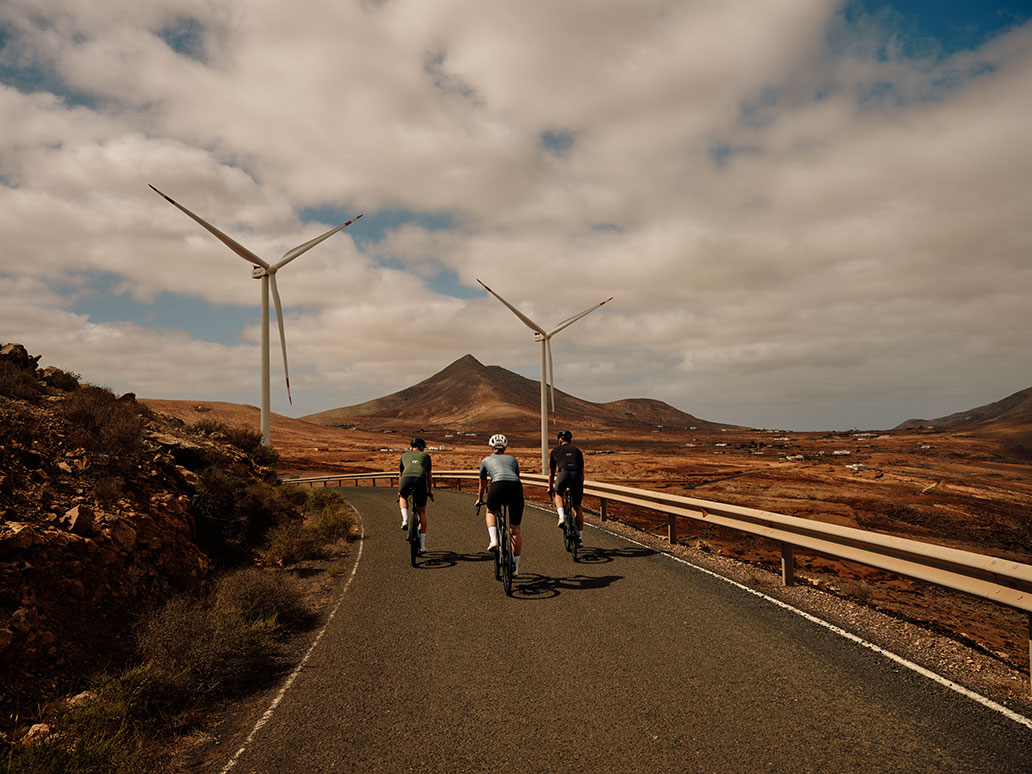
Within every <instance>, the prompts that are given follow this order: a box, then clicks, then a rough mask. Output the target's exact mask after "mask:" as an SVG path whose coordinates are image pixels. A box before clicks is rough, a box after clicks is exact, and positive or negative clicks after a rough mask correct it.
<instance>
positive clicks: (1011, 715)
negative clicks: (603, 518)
mask: <svg viewBox="0 0 1032 774" xmlns="http://www.w3.org/2000/svg"><path fill="white" fill-rule="evenodd" d="M542 510H544V509H542ZM584 523H585V525H586V526H589V527H591V528H593V529H597V530H598V531H599V532H604V533H605V534H607V535H610V536H612V537H615V538H619V539H621V540H625V541H627V542H628V543H633V544H634V545H636V546H641V547H642V548H647V549H649V550H650V551H655V552H656V553H657V554H659V555H661V556H665V557H667V558H669V559H673V560H674V561H675V562H680V563H681V564H684V565H687V566H689V567H691V568H692V569H693V570H698V571H699V572H703V573H706V574H707V575H711V576H713V577H714V578H717V579H718V580H722V581H724V582H725V583H730V584H731V585H732V586H737V587H738V588H740V589H741V590H742V591H747V592H748V593H750V594H752V595H753V596H757V597H759V598H760V599H764V600H766V601H767V602H770V603H772V604H774V605H777V606H778V607H781V608H784V609H785V610H788V611H789V612H792V613H795V614H796V615H798V616H801V617H803V618H805V619H806V620H807V621H810V622H811V623H815V624H817V625H818V626H823V627H824V628H825V629H827V630H828V631H831V632H834V633H835V634H837V635H839V636H840V637H845V638H846V639H847V640H851V641H852V642H855V643H856V644H858V645H861V646H863V647H865V648H867V649H869V650H873V651H874V652H875V653H878V654H880V655H882V656H884V657H885V658H887V659H889V660H891V661H895V662H896V663H897V664H899V665H900V666H904V667H906V668H907V669H910V670H912V671H914V672H917V674H919V675H921V676H922V677H927V678H928V679H929V680H934V681H935V682H937V683H939V684H940V685H943V686H945V687H946V688H949V689H950V690H951V691H955V692H956V693H959V694H960V695H961V696H965V697H967V698H969V699H971V700H972V701H975V702H978V703H979V704H981V705H982V706H983V707H986V708H987V709H991V710H993V711H995V712H999V713H1000V714H1001V715H1003V716H1004V717H1006V718H1007V719H1009V720H1013V721H1014V722H1015V723H1019V724H1020V725H1023V726H1026V727H1028V728H1032V720H1030V719H1029V718H1026V717H1025V716H1024V715H1019V714H1018V713H1017V712H1015V711H1014V710H1012V709H1009V708H1007V707H1004V706H1003V705H1002V704H999V703H997V702H995V701H993V700H992V699H989V698H987V697H985V696H982V694H980V693H975V692H974V691H972V690H970V689H968V688H965V687H964V686H963V685H960V684H959V683H955V682H953V681H952V680H950V679H949V678H946V677H943V676H942V675H940V674H936V673H935V672H932V671H931V670H930V669H925V668H924V667H923V666H921V665H920V664H915V663H914V662H913V661H909V660H907V659H905V658H903V657H902V656H900V655H898V654H896V653H893V652H892V651H890V650H885V648H882V647H879V646H878V645H875V644H874V643H873V642H868V641H867V640H865V639H863V638H862V637H858V636H857V635H855V634H853V633H852V632H847V631H846V630H845V629H842V628H840V627H838V626H836V625H835V624H833V623H829V622H828V621H825V620H823V619H821V618H818V617H817V616H815V615H811V614H810V613H807V612H806V611H805V610H800V609H799V608H797V607H793V606H792V605H789V604H787V603H785V602H782V601H781V600H780V599H775V598H774V597H771V596H768V595H767V594H764V593H763V592H762V591H757V590H756V589H751V588H749V587H748V586H745V585H743V584H741V583H739V582H738V581H734V580H731V579H730V578H728V577H726V576H724V575H721V574H720V573H718V572H714V571H713V570H707V569H706V568H705V567H700V566H699V565H697V564H692V563H691V562H689V561H688V560H687V559H682V558H681V557H679V556H674V555H673V554H669V553H667V552H666V551H661V550H659V549H656V548H653V547H652V546H649V545H646V544H645V543H640V542H638V541H637V540H634V539H632V538H629V537H627V536H626V535H620V534H618V533H616V532H610V531H609V530H608V529H605V528H604V527H600V526H598V525H596V524H589V523H588V522H584Z"/></svg>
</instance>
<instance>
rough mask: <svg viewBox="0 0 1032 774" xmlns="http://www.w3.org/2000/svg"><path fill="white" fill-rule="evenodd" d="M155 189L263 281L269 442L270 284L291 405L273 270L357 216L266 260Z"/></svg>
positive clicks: (265, 437)
mask: <svg viewBox="0 0 1032 774" xmlns="http://www.w3.org/2000/svg"><path fill="white" fill-rule="evenodd" d="M150 187H151V189H152V190H153V191H154V193H156V194H158V196H161V197H162V198H164V199H165V201H167V202H168V203H169V204H171V205H172V206H173V207H175V208H177V209H179V210H182V211H183V212H184V213H186V214H187V215H188V216H189V217H190V218H192V219H193V220H195V221H197V222H198V223H199V224H201V226H203V227H204V228H205V229H207V230H208V231H210V232H211V233H212V234H213V235H214V236H215V237H216V238H217V239H218V240H219V241H220V242H222V243H223V244H224V245H225V246H226V247H228V248H229V249H230V250H232V251H233V252H234V253H236V254H237V255H239V256H240V257H241V258H243V259H244V260H245V261H247V262H248V263H250V264H252V268H251V277H252V278H254V279H260V280H261V281H262V418H261V430H262V444H263V445H265V446H272V440H271V438H270V436H271V425H272V420H271V418H272V411H271V408H270V400H269V393H270V390H269V288H270V287H271V288H272V299H273V301H274V302H275V303H276V320H277V321H278V322H279V337H280V346H281V347H282V349H283V376H284V378H285V379H286V382H287V400H289V401H290V403H291V405H293V403H294V400H293V398H291V396H290V373H289V372H288V371H287V340H286V338H285V337H284V334H283V307H282V305H281V304H280V295H279V290H277V288H276V272H278V271H279V270H280V269H282V268H283V267H284V266H286V265H287V264H288V263H290V262H291V261H292V260H294V259H295V258H297V257H298V256H299V255H301V254H302V253H305V252H307V251H308V250H311V249H312V248H313V247H315V246H316V245H317V244H319V243H320V242H322V241H323V240H324V239H329V238H330V237H331V236H333V235H334V234H336V233H337V232H338V231H340V230H341V229H342V228H346V227H348V226H350V225H351V224H352V223H354V222H355V221H356V220H358V218H361V217H362V216H361V215H359V216H358V218H352V219H351V220H349V221H348V222H347V223H345V224H344V225H343V226H337V227H336V228H332V229H330V230H329V231H327V232H326V233H325V234H323V235H322V236H317V237H316V238H315V239H311V240H309V241H307V242H305V243H304V244H301V245H298V246H297V247H294V248H292V249H290V250H287V252H285V253H284V254H283V257H282V258H280V260H279V262H278V263H269V262H268V261H265V260H263V259H261V258H259V257H258V256H257V255H255V254H254V253H252V252H251V251H250V250H248V249H247V248H246V247H244V246H243V245H241V244H240V243H239V242H237V241H236V240H234V239H232V238H231V237H228V236H226V235H225V234H223V233H222V232H221V231H219V230H218V229H217V228H215V227H214V226H213V225H211V224H210V223H208V221H206V220H204V219H203V218H201V217H199V216H198V215H195V214H194V213H193V212H191V211H190V210H188V209H187V208H186V207H184V206H183V205H182V204H180V203H179V202H177V201H176V200H175V199H172V198H170V197H168V196H165V194H163V193H162V192H161V191H159V190H158V189H157V188H155V187H154V186H150Z"/></svg>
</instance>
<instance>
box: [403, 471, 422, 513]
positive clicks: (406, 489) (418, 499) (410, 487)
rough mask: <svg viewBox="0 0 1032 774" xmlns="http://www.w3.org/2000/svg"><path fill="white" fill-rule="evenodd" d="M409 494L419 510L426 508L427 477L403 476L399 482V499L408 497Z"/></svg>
mask: <svg viewBox="0 0 1032 774" xmlns="http://www.w3.org/2000/svg"><path fill="white" fill-rule="evenodd" d="M409 494H411V495H412V499H413V500H414V501H415V503H416V507H417V508H425V507H426V497H427V495H426V476H402V479H401V481H399V482H398V497H408V496H409Z"/></svg>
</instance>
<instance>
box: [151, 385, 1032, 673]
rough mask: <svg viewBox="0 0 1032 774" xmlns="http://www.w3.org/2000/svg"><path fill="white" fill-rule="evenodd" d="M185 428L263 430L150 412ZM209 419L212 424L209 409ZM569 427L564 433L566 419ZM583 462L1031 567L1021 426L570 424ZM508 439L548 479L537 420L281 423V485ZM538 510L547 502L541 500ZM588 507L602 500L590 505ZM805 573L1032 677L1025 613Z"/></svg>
mask: <svg viewBox="0 0 1032 774" xmlns="http://www.w3.org/2000/svg"><path fill="white" fill-rule="evenodd" d="M145 402H146V403H147V404H148V405H149V406H151V408H154V409H157V410H161V411H166V412H168V413H171V414H174V415H175V416H178V417H179V418H181V419H183V420H185V421H186V422H191V423H192V422H196V421H199V420H201V419H204V418H209V419H214V420H217V421H220V422H224V423H226V424H232V425H244V426H247V427H250V428H252V429H255V430H257V427H258V410H257V409H256V408H254V407H245V406H237V405H233V404H220V403H203V404H193V403H188V402H181V401H150V400H148V401H145ZM198 407H201V408H202V409H205V410H198ZM560 423H561V424H567V421H566V419H565V418H563V417H562V415H560ZM568 424H569V425H570V426H571V427H572V429H573V430H574V433H575V439H574V440H575V443H577V444H578V445H579V446H580V447H581V448H582V449H583V450H584V451H585V453H586V457H587V463H588V477H589V478H591V479H595V480H600V481H607V482H612V483H624V484H627V485H630V486H637V487H642V488H646V489H653V490H662V491H668V492H671V493H677V494H685V495H689V496H692V497H696V498H700V499H707V500H714V501H718V502H724V503H733V504H738V505H744V506H749V507H754V508H760V509H765V510H769V511H774V512H776V513H783V514H787V515H791V516H799V517H804V518H811V519H817V520H821V521H827V522H833V523H837V524H844V525H849V526H855V527H860V528H862V529H867V530H874V531H878V532H884V533H888V534H893V535H900V536H903V537H909V538H914V539H918V540H923V541H927V542H932V543H938V544H941V545H947V546H952V547H956V548H963V549H966V550H970V551H975V552H979V553H985V554H993V555H996V556H1001V557H1004V558H1008V559H1013V560H1017V561H1021V562H1029V558H1030V556H1032V518H1030V516H1029V514H1028V503H1029V501H1030V499H1032V464H1030V460H1029V457H1028V456H1027V455H1026V454H1025V453H1024V450H1025V443H1024V440H1025V439H1027V438H1028V427H1027V426H1026V425H1024V424H1022V423H1020V422H1019V423H1013V422H1012V423H1008V424H1001V423H1000V422H998V421H997V422H995V423H989V425H987V426H974V427H964V428H955V429H952V430H945V431H941V432H938V431H931V430H895V431H890V432H884V433H861V432H855V431H854V432H845V433H784V432H769V431H758V430H744V429H739V428H726V427H725V428H724V429H722V430H721V429H717V430H701V429H696V430H694V431H693V430H671V429H663V430H657V429H653V430H651V431H650V430H643V429H642V428H640V427H635V428H627V427H624V428H619V427H618V428H610V429H605V428H601V427H596V428H594V429H592V430H590V431H589V430H584V431H579V430H578V425H577V424H576V422H569V423H568ZM499 431H500V432H504V433H506V435H508V436H509V438H510V444H511V446H510V452H512V453H514V454H515V455H516V456H517V458H518V459H519V460H520V461H521V464H522V467H523V468H524V469H525V470H527V471H534V472H536V471H537V470H538V466H539V464H540V438H539V435H538V431H537V423H536V417H528V418H518V419H517V418H515V417H513V418H511V419H510V420H509V421H508V423H505V422H494V423H492V424H490V425H489V426H485V427H482V428H479V429H470V427H469V425H466V424H464V425H463V426H462V427H461V428H459V427H455V428H446V427H427V426H421V425H420V424H419V423H417V424H413V423H411V422H404V421H402V420H400V419H396V420H389V419H382V418H375V417H368V418H366V419H365V420H363V421H362V423H361V425H360V427H356V428H352V429H341V428H337V427H326V426H322V425H317V424H314V423H309V422H306V421H303V420H295V419H288V418H286V417H281V416H278V415H274V416H273V423H272V433H273V443H274V445H275V446H276V448H277V450H278V451H279V453H280V457H281V459H280V463H279V465H278V469H279V472H280V473H281V474H282V475H287V476H292V475H298V474H302V475H303V474H314V473H327V474H330V473H345V472H365V471H380V470H382V471H393V470H394V469H395V467H396V465H397V459H398V455H399V453H400V452H401V451H402V450H403V449H406V448H407V447H408V440H409V438H410V436H411V435H413V434H419V435H422V436H423V437H425V438H426V440H427V442H428V444H429V445H430V446H431V447H441V448H440V450H436V451H433V452H432V453H433V455H434V467H435V468H436V469H437V470H455V469H472V468H475V467H476V466H477V465H478V463H479V460H480V459H481V458H482V457H483V456H484V454H486V453H487V451H488V450H487V448H486V440H487V438H488V437H489V435H490V434H491V433H492V432H499ZM531 496H532V497H541V498H542V499H544V497H543V493H540V494H539V493H534V494H532V495H531ZM587 505H588V507H589V508H590V507H591V506H592V503H591V502H588V503H587ZM610 514H611V515H612V516H614V517H615V518H619V519H620V520H622V521H625V522H627V523H630V524H632V525H634V526H636V527H638V528H640V529H643V530H645V531H649V532H652V533H655V534H662V533H665V530H666V517H665V516H663V515H662V514H658V513H651V512H647V511H638V510H635V509H631V508H621V507H616V506H614V507H612V508H611V510H610ZM679 536H680V542H682V543H685V544H688V545H691V546H694V547H696V548H700V549H702V550H708V551H713V552H719V553H722V554H726V555H728V556H732V557H735V558H737V559H739V560H741V561H744V562H751V563H756V564H761V565H767V566H771V567H776V566H778V564H779V562H780V553H779V552H778V548H777V546H776V545H774V544H773V543H772V542H770V541H766V540H764V539H761V538H755V537H751V536H743V535H741V534H738V533H734V532H732V531H730V530H724V529H721V528H719V527H714V526H712V525H707V524H699V523H695V522H689V521H687V520H685V521H684V522H682V523H681V524H680V525H679ZM797 564H798V575H799V577H800V578H801V579H802V580H803V581H805V582H810V583H813V584H815V585H818V586H820V587H822V588H824V589H826V590H828V591H829V592H831V593H836V594H841V595H845V596H850V597H852V598H854V599H858V600H860V601H862V602H864V603H866V604H869V605H871V606H873V607H876V608H878V609H880V610H882V611H885V612H889V613H891V614H893V615H897V616H900V617H903V618H906V619H909V620H912V621H915V622H917V623H920V624H923V625H925V626H927V627H929V628H932V629H935V630H938V631H941V632H949V633H951V636H954V637H957V638H958V639H961V640H964V641H968V642H970V643H972V644H975V645H977V646H978V647H979V648H981V649H983V650H985V651H986V652H988V653H990V654H993V655H995V656H996V657H998V658H1000V659H1001V660H1004V661H1005V662H1007V663H1008V664H1010V665H1012V666H1014V667H1016V668H1019V669H1023V670H1024V669H1027V668H1028V644H1027V634H1028V618H1027V616H1026V615H1025V614H1024V613H1020V612H1018V611H1014V610H1011V609H1010V608H1005V607H1002V606H1000V605H997V604H995V603H992V602H989V601H985V600H981V599H978V598H974V597H969V596H967V595H963V594H959V593H954V592H948V591H945V590H942V589H939V588H938V587H935V586H931V585H929V584H926V583H922V582H919V581H913V580H910V579H907V578H901V577H894V576H892V575H890V574H889V573H886V572H882V571H879V570H874V569H871V568H867V567H863V566H860V565H856V564H850V563H846V562H840V561H837V560H834V559H831V558H829V557H824V556H819V555H807V554H805V553H802V552H800V555H798V556H797Z"/></svg>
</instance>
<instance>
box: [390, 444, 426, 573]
mask: <svg viewBox="0 0 1032 774" xmlns="http://www.w3.org/2000/svg"><path fill="white" fill-rule="evenodd" d="M409 446H410V447H411V449H410V450H409V451H407V452H405V453H404V454H402V455H401V462H399V463H398V468H399V470H400V472H401V480H400V481H399V482H398V506H399V507H400V508H401V528H402V529H408V520H409V516H410V514H409V512H408V502H407V500H406V498H407V497H408V496H409V494H411V495H412V500H413V502H414V503H415V506H416V513H415V516H417V517H418V518H419V553H423V552H424V551H426V500H427V498H428V497H429V498H430V499H431V500H433V499H434V493H433V479H432V478H431V476H430V470H431V466H430V455H429V454H427V453H426V452H425V451H424V449H426V441H424V440H423V439H422V438H413V439H412V441H411V443H410V444H409Z"/></svg>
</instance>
